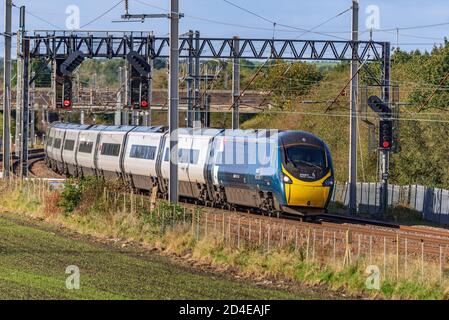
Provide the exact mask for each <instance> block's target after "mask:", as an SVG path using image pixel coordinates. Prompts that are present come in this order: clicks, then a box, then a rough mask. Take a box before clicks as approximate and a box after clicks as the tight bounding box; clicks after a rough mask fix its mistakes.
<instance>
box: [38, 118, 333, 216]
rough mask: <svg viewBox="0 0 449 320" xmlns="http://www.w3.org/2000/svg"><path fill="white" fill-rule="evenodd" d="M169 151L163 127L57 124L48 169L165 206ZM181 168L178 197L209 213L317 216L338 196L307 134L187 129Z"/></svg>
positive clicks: (320, 149)
mask: <svg viewBox="0 0 449 320" xmlns="http://www.w3.org/2000/svg"><path fill="white" fill-rule="evenodd" d="M169 144H170V141H169V135H168V130H167V128H166V127H163V126H149V127H143V126H105V125H79V124H70V123H52V124H51V125H50V126H49V129H48V132H47V139H46V143H45V153H46V160H45V161H46V164H47V165H48V166H49V167H50V168H51V169H52V170H54V171H56V172H58V173H60V174H63V175H66V176H72V177H79V178H81V177H87V176H98V177H103V178H104V179H106V180H113V179H123V180H124V181H126V182H127V183H129V184H130V185H131V186H132V187H133V188H134V189H135V190H138V191H143V192H149V193H151V192H157V195H158V197H161V198H164V197H165V198H166V197H167V195H168V178H169V172H170V159H171V158H172V157H171V156H170V149H169ZM173 158H175V157H173ZM177 160H178V181H179V183H178V191H179V196H180V197H182V198H190V199H192V200H194V201H195V202H197V203H201V204H204V205H210V206H217V207H223V208H224V207H226V208H233V207H245V208H248V209H256V210H260V211H261V212H263V213H269V214H272V213H281V212H285V213H289V214H296V215H301V216H310V215H319V214H322V213H324V212H325V211H326V209H327V206H328V204H329V201H330V198H331V195H332V191H333V188H334V171H333V166H332V157H331V154H330V151H329V148H328V147H327V145H326V144H325V143H324V142H323V141H322V140H321V139H319V138H318V137H316V136H314V135H313V134H311V133H308V132H303V131H273V130H260V129H259V130H227V129H211V128H200V129H196V128H183V129H179V131H178V159H177Z"/></svg>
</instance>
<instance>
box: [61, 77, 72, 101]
mask: <svg viewBox="0 0 449 320" xmlns="http://www.w3.org/2000/svg"><path fill="white" fill-rule="evenodd" d="M62 106H63V107H64V108H70V107H71V106H72V79H70V78H69V77H67V78H64V86H63V88H62Z"/></svg>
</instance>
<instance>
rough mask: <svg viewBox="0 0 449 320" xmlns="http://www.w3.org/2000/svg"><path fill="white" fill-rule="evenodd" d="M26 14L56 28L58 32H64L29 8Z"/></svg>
mask: <svg viewBox="0 0 449 320" xmlns="http://www.w3.org/2000/svg"><path fill="white" fill-rule="evenodd" d="M12 6H13V7H14V8H16V9H20V8H19V7H18V6H17V5H16V4H15V3H12ZM25 14H29V15H30V16H32V17H34V18H36V19H38V20H40V21H42V22H45V23H46V24H48V25H50V26H52V27H53V28H56V29H58V30H63V29H62V28H60V27H59V26H57V25H55V24H54V23H51V22H50V21H48V20H45V19H44V18H41V17H39V16H38V15H36V14H34V13H32V12H31V11H30V10H28V8H27V9H26V10H25Z"/></svg>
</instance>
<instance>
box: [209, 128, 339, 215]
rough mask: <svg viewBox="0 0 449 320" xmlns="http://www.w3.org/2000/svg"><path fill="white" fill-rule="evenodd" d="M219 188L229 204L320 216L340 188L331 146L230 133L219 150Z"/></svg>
mask: <svg viewBox="0 0 449 320" xmlns="http://www.w3.org/2000/svg"><path fill="white" fill-rule="evenodd" d="M214 150H215V154H216V157H215V159H214V161H213V166H214V168H215V169H213V171H214V175H215V179H218V180H216V181H214V184H215V185H219V186H220V188H223V189H224V190H225V192H224V193H225V195H226V200H227V202H229V203H232V204H237V205H240V206H246V207H252V208H258V209H260V210H262V211H264V212H268V213H275V212H287V213H291V214H300V215H317V214H322V213H323V212H325V211H326V208H327V206H328V204H329V201H330V197H331V195H332V191H333V187H334V173H333V166H332V158H331V154H330V152H329V149H328V147H327V146H326V144H325V143H324V142H323V141H322V140H320V139H319V138H317V137H316V136H314V135H312V134H310V133H307V132H303V131H276V130H274V131H268V130H256V131H249V130H248V131H230V132H228V133H227V134H226V135H225V137H223V138H222V139H218V140H217V143H216V144H215V146H214Z"/></svg>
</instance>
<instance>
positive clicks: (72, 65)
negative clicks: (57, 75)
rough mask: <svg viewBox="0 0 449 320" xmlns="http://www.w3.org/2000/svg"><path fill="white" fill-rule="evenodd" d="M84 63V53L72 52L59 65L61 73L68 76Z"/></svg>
mask: <svg viewBox="0 0 449 320" xmlns="http://www.w3.org/2000/svg"><path fill="white" fill-rule="evenodd" d="M83 61H84V53H83V52H82V51H74V52H72V53H71V54H70V55H69V56H68V58H67V59H66V60H65V61H64V62H63V63H62V64H61V67H60V70H61V73H62V74H63V75H65V76H70V75H71V74H72V73H73V71H75V70H76V68H78V67H79V66H80V65H81V63H82V62H83Z"/></svg>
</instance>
